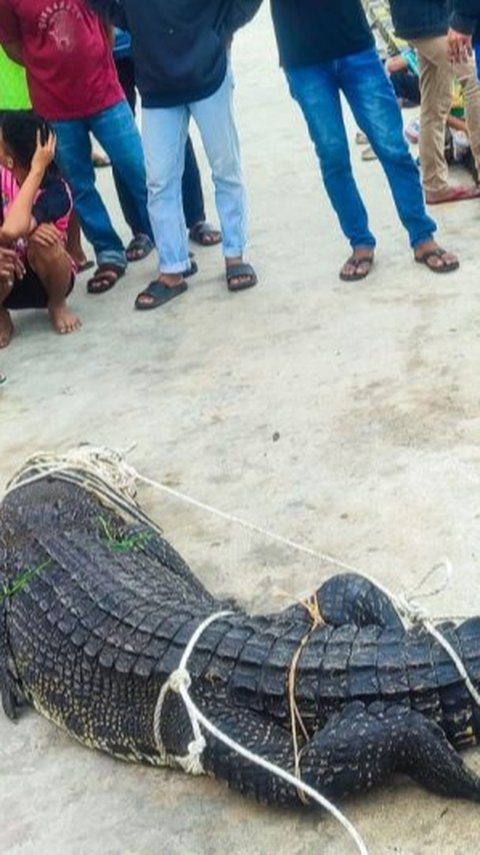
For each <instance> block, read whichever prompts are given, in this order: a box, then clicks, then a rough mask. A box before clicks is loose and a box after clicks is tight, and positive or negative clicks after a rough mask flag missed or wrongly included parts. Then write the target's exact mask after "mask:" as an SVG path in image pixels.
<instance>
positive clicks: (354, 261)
mask: <svg viewBox="0 0 480 855" xmlns="http://www.w3.org/2000/svg"><path fill="white" fill-rule="evenodd" d="M373 262H374V259H373V257H372V258H369V257H368V256H365V258H356V257H355V256H354V255H352V256H350V258H348V259H347V260H346V262H345V264H344V265H343V266H344V267H346V266H347V264H350V265H351V267H353V268H354V272H353V273H342V271H340V273H339V274H338V275H339V276H340V279H341V280H342V282H360V280H361V279H366V278H367V276H368V275H369V273H371V270H372V267H373ZM364 264H366V265H367V270H364V271H362V272H361V271H359V269H358V268H359V267H362V266H363V265H364Z"/></svg>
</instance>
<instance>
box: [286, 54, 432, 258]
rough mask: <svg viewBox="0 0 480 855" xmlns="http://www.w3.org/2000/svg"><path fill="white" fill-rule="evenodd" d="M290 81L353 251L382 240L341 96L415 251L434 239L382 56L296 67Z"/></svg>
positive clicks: (291, 70)
mask: <svg viewBox="0 0 480 855" xmlns="http://www.w3.org/2000/svg"><path fill="white" fill-rule="evenodd" d="M286 76H287V80H288V84H289V87H290V92H291V94H292V96H293V98H294V99H295V100H296V101H297V102H298V104H299V106H300V108H301V109H302V112H303V114H304V116H305V119H306V122H307V125H308V129H309V132H310V136H311V138H312V141H313V143H314V145H315V149H316V152H317V156H318V159H319V161H320V168H321V172H322V175H323V180H324V183H325V188H326V191H327V193H328V196H329V198H330V201H331V203H332V206H333V208H334V210H335V212H336V214H337V217H338V220H339V222H340V226H341V228H342V231H343V233H344V235H345V236H346V238H347V239H348V240H349V242H350V244H351V246H352V247H374V246H375V238H374V236H373V234H372V233H371V231H370V229H369V226H368V216H367V212H366V209H365V206H364V204H363V202H362V199H361V196H360V193H359V191H358V187H357V185H356V183H355V179H354V177H353V172H352V166H351V162H350V152H349V147H348V139H347V133H346V130H345V123H344V119H343V113H342V104H341V98H340V93H343V95H344V97H345V99H346V101H347V102H348V104H349V106H350V109H351V111H352V113H353V116H354V118H355V120H356V122H357V125H358V126H359V128H361V130H362V131H363V132H364V133H365V134H366V136H367V137H368V140H369V142H370V144H371V146H372V148H373V150H374V152H375V154H376V155H377V157H378V159H379V161H380V163H381V165H382V167H383V170H384V172H385V174H386V177H387V180H388V183H389V185H390V189H391V192H392V195H393V199H394V202H395V206H396V208H397V212H398V215H399V217H400V220H401V222H402V223H403V225H404V227H405V229H406V230H407V232H408V236H409V239H410V245H411V246H412V247H416V246H418V245H419V244H421V243H423V242H424V241H427V240H429V239H430V238H431V237H432V235H433V234H434V232H435V231H436V225H435V222H434V221H433V220H432V219H431V218H430V217H429V216H428V214H427V212H426V210H425V201H424V198H423V193H422V187H421V183H420V174H419V170H418V167H417V166H416V164H415V162H414V161H413V158H412V157H411V155H410V152H409V150H408V146H407V143H406V141H405V138H404V136H403V123H402V117H401V113H400V109H399V107H398V104H397V99H396V97H395V93H394V90H393V87H392V84H391V82H390V80H389V79H388V77H387V75H386V73H385V70H384V68H383V66H382V63H381V62H380V58H379V56H378V54H377V52H376V50H374V49H370V50H367V51H362V52H360V53H356V54H352V55H350V56H345V57H342V58H341V59H337V60H333V61H331V62H326V63H322V64H320V65H314V66H301V67H295V68H292V67H291V68H288V69H286Z"/></svg>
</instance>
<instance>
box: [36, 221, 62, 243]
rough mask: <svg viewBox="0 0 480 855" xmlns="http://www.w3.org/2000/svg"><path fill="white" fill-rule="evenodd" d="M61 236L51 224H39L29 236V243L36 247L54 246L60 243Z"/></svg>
mask: <svg viewBox="0 0 480 855" xmlns="http://www.w3.org/2000/svg"><path fill="white" fill-rule="evenodd" d="M61 239H62V236H61V234H60V232H59V231H58V229H57V228H56V227H55V226H54V225H53V223H41V224H40V225H39V226H37V228H36V229H35V231H34V232H33V233H32V234H31V235H30V238H29V241H30V243H36V244H37V246H55V244H57V243H59V241H61Z"/></svg>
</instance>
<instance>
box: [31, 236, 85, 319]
mask: <svg viewBox="0 0 480 855" xmlns="http://www.w3.org/2000/svg"><path fill="white" fill-rule="evenodd" d="M27 260H28V264H29V266H30V268H31V270H32V271H33V273H35V275H36V276H37V277H38V279H39V281H40V282H41V284H42V287H43V288H44V290H45V294H46V302H47V310H48V314H49V317H50V321H51V324H52V326H53V328H54V330H56V331H57V332H58V333H61V334H62V335H64V334H66V333H71V332H75V331H76V330H78V329H79V328H80V327H81V321H80V319H79V318H78V317H77V315H75V314H74V313H73V312H71V311H70V309H69V308H68V306H67V296H68V294H69V293H70V291H71V289H72V277H73V271H72V264H71V261H70V257H69V255H68V253H67V252H66V250H65V248H64V246H63V244H62V242H61V241H60V240H57V241H56V242H55V243H50V244H48V245H46V244H44V243H37V242H36V241H35V237H33V239H31V240H30V241H29V244H28V247H27Z"/></svg>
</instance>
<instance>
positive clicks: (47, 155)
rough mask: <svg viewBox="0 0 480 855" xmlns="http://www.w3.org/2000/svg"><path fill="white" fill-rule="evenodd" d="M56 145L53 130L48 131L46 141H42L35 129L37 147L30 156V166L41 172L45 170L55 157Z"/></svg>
mask: <svg viewBox="0 0 480 855" xmlns="http://www.w3.org/2000/svg"><path fill="white" fill-rule="evenodd" d="M56 147H57V138H56V136H55V134H54V133H53V131H50V132H49V134H48V137H47V139H46V142H44V143H43V142H42V137H41V134H40V131H37V148H36V150H35V154H34V155H33V158H32V165H31V168H32V169H33V170H35V169H38V170H40V171H41V172H46V171H47V169H48V167H49V166H50V164H51V163H52V162H53V160H54V158H55V149H56Z"/></svg>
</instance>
